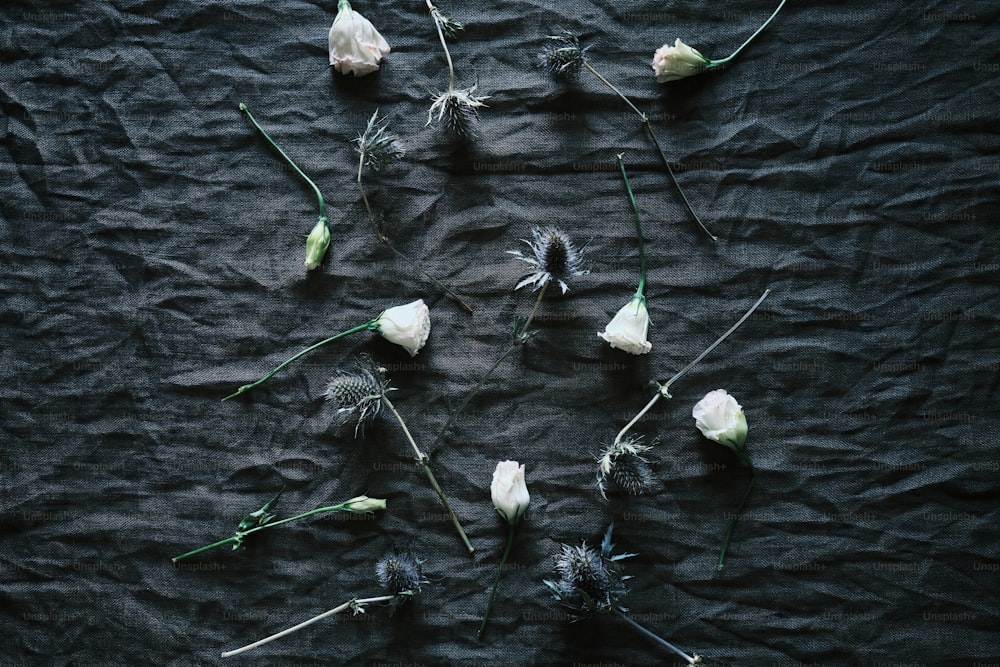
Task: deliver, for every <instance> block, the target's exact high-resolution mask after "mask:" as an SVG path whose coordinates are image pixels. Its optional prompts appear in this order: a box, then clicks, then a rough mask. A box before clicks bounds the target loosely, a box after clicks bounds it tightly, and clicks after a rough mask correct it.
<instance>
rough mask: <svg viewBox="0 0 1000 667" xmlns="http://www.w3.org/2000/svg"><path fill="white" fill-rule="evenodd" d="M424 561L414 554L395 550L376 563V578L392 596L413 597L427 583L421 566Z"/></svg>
mask: <svg viewBox="0 0 1000 667" xmlns="http://www.w3.org/2000/svg"><path fill="white" fill-rule="evenodd" d="M422 562H423V561H421V560H420V559H419V558H417V557H416V556H415V555H414V554H413V552H411V551H406V550H400V549H393V550H392V551H390V552H389V553H387V554H386V555H384V556H382V558H380V559H378V561H377V562H376V563H375V576H376V578H377V579H378V583H379V584H381V586H382V587H383V588H385V589H386V591H388V592H389V594H391V595H404V594H409V595H412V594H413V593H416V592H418V591H419V590H420V585H421V584H425V583H427V580H426V579H424V576H423V570H422V569H421V567H420V565H421V563H422Z"/></svg>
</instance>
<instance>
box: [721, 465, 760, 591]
mask: <svg viewBox="0 0 1000 667" xmlns="http://www.w3.org/2000/svg"><path fill="white" fill-rule="evenodd" d="M740 460H741V461H743V463H745V464H746V465H747V466H748V467H749V468H750V483H749V484H747V490H746V492H745V493H744V494H743V500H741V501H740V507H739V509H737V510H736V514H735V515H734V516H733V520H732V521H730V523H729V530H727V531H726V539H725V540H724V541H723V543H722V551H720V552H719V564H718V565H716V566H715V569H716V571H718V572H721V571H722V567H723V565H724V564H725V561H726V549H728V548H729V540H731V539H732V537H733V531H734V530H736V523H737V522H738V521H739V520H740V516H741V515H742V514H743V510H744V509H745V508H746V506H747V498H749V497H750V491H751V490H752V489H753V482H754V478H755V477H756V476H757V471H756V470H755V469H754V467H753V463H752V462H751V461H750V457H749V456H747V454H746V452H744V453H743V454H742V455H740Z"/></svg>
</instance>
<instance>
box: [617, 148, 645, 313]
mask: <svg viewBox="0 0 1000 667" xmlns="http://www.w3.org/2000/svg"><path fill="white" fill-rule="evenodd" d="M623 155H624V153H619V154H618V168H619V169H621V172H622V180H624V181H625V191H626V192H628V200H629V202H631V204H632V213H633V214H634V215H635V235H636V237H637V238H638V239H639V287H638V289H636V291H635V293H636V295H637V296H640V297H645V296H646V249H645V242H644V239H643V238H642V221H641V220H640V219H639V207H638V206H637V205H636V203H635V195H633V194H632V186H631V184H629V182H628V174H626V173H625V161H624V160H622V156H623Z"/></svg>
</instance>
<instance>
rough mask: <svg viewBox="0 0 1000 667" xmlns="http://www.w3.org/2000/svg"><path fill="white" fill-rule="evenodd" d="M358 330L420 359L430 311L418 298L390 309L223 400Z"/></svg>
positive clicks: (429, 329) (281, 364)
mask: <svg viewBox="0 0 1000 667" xmlns="http://www.w3.org/2000/svg"><path fill="white" fill-rule="evenodd" d="M359 331H377V332H379V333H380V334H381V335H382V337H383V338H385V339H386V340H388V341H389V342H390V343H395V344H396V345H399V346H400V347H402V348H403V349H405V350H406V351H407V352H409V353H410V356H411V357H415V356H417V353H418V352H419V351H420V350H421V349H422V348H423V346H424V344H425V343H427V338H428V337H429V336H430V334H431V315H430V309H429V308H428V307H427V304H425V303H424V300H423V299H417V300H416V301H413V302H412V303H408V304H405V305H402V306H394V307H392V308H387V309H386V310H383V311H382V313H381V314H380V315H379V316H378V317H376V318H373V319H370V320H368V321H367V322H362V323H361V324H359V325H357V326H356V327H351V328H350V329H346V330H345V331H341V332H340V333H337V334H334V335H333V336H330V337H329V338H326V339H324V340H321V341H320V342H318V343H316V344H315V345H310V346H309V347H307V348H306V349H304V350H302V351H301V352H299V353H298V354H295V355H293V356H291V357H289V358H288V359H286V360H285V361H283V362H281V363H280V364H278V365H277V366H276V367H275V368H274V369H272V370H271V372H270V373H268V374H267V375H265V376H264V377H262V378H260V379H259V380H257V381H256V382H251V383H250V384H245V385H243V386H242V387H240V388H239V389H237V390H236V391H234V392H233V393H231V394H229V395H228V396H226V397H225V398H223V399H222V400H223V401H227V400H229V399H230V398H235V397H237V396H239V395H241V394H243V393H246V392H248V391H250V390H251V389H253V388H254V387H257V386H259V385H261V384H263V383H265V382H267V381H268V380H270V379H271V378H272V377H274V376H275V374H277V372H278V371H280V370H281V369H282V368H284V367H285V366H287V365H288V364H290V363H292V362H293V361H295V360H296V359H298V358H300V357H302V356H304V355H306V354H308V353H310V352H312V351H313V350H315V349H317V348H320V347H323V346H324V345H326V344H327V343H332V342H333V341H335V340H339V339H341V338H343V337H344V336H349V335H351V334H354V333H358V332H359Z"/></svg>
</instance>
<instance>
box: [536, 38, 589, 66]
mask: <svg viewBox="0 0 1000 667" xmlns="http://www.w3.org/2000/svg"><path fill="white" fill-rule="evenodd" d="M546 39H547V40H548V41H547V42H546V44H545V47H544V48H543V50H542V54H541V61H542V65H543V66H544V67H545V69H547V70H548V71H549V73H550V74H552V75H553V76H556V77H571V76H574V75H576V74H577V73H578V72H579V71H580V69H581V68H582V67H583V64H584V62H586V55H585V52H586V49H581V48H580V40H579V39H578V38H577V36H576V35H574V34H573V33H571V32H567V31H563V32H562V33H560V34H558V35H549V36H548V37H547V38H546Z"/></svg>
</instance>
